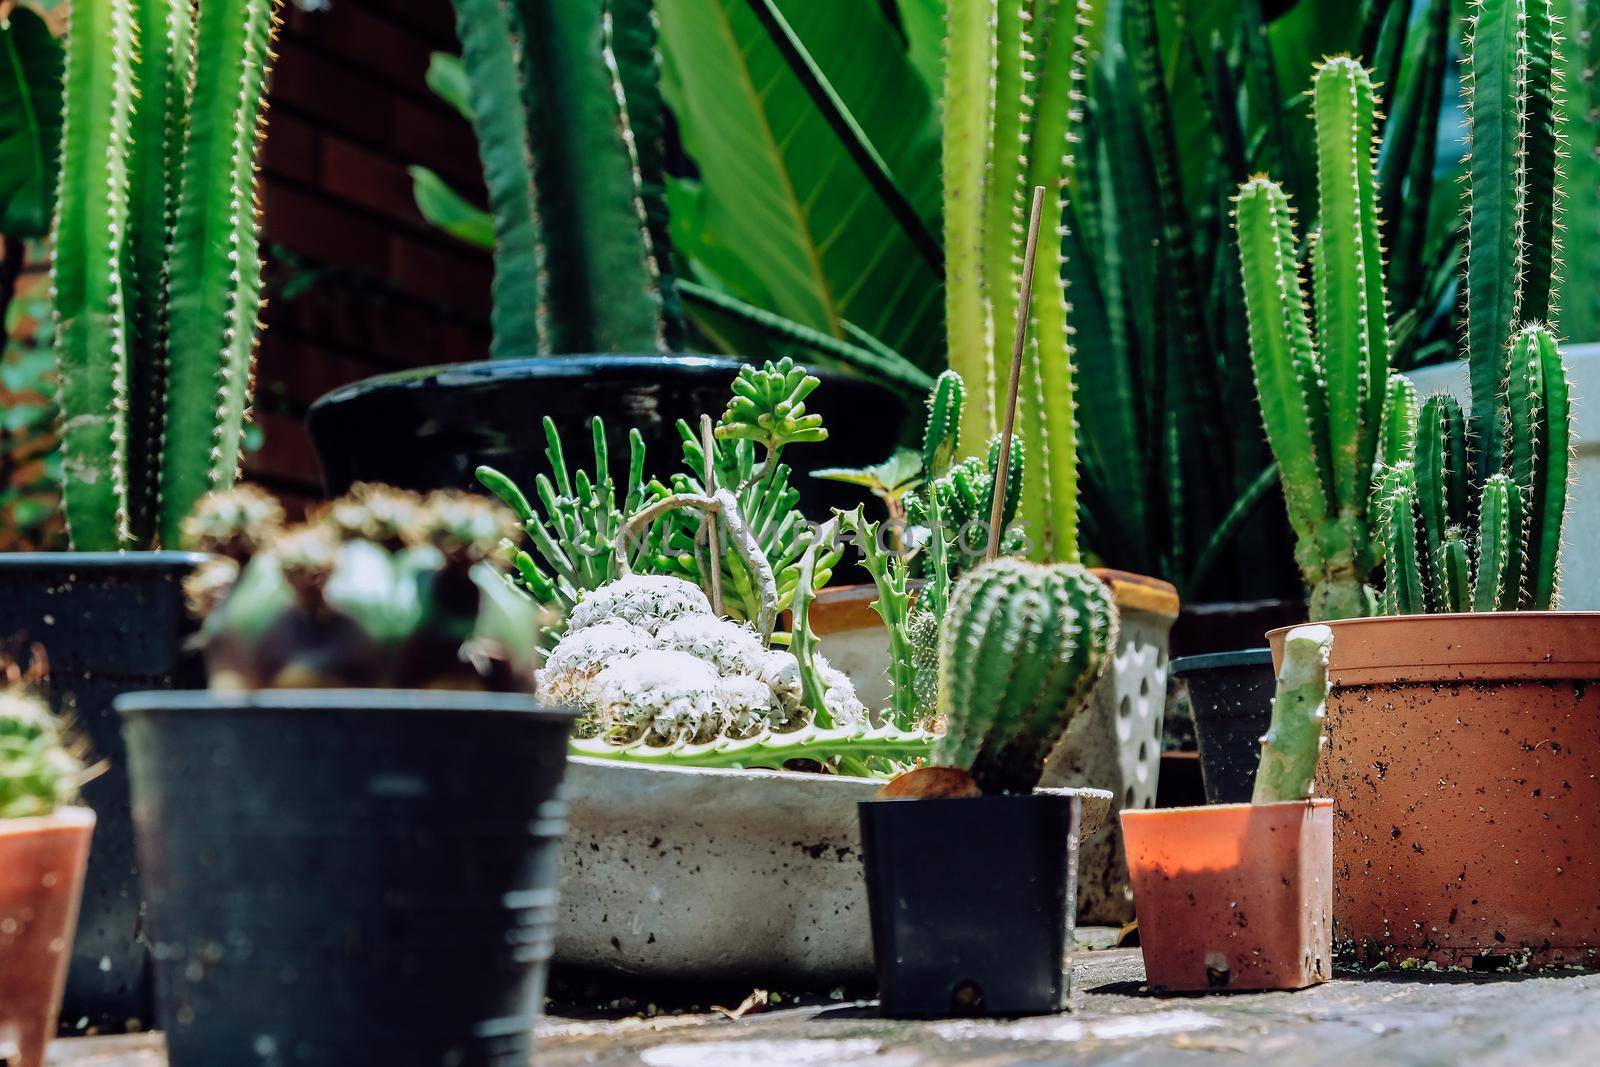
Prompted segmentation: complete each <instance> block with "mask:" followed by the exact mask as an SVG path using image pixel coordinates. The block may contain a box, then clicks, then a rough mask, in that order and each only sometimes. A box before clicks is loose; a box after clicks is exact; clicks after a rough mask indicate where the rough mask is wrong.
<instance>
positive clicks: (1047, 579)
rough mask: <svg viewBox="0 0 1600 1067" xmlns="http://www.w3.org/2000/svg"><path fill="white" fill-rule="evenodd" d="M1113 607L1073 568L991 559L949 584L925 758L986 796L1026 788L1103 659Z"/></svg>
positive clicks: (1112, 634) (1113, 630) (1096, 583)
mask: <svg viewBox="0 0 1600 1067" xmlns="http://www.w3.org/2000/svg"><path fill="white" fill-rule="evenodd" d="M1116 640H1117V611H1116V606H1115V605H1114V604H1113V603H1112V600H1111V594H1110V592H1109V590H1107V589H1106V587H1105V585H1104V584H1103V583H1101V582H1100V580H1099V579H1097V578H1096V577H1095V576H1094V575H1093V574H1091V573H1089V572H1088V571H1087V570H1085V569H1084V568H1083V567H1081V566H1079V565H1077V564H1072V563H1057V564H1048V565H1041V564H1036V563H1029V562H1027V561H1024V560H1015V559H1000V560H996V561H994V562H992V563H986V564H984V565H983V566H981V567H979V568H977V569H976V570H974V571H972V572H971V573H969V574H968V575H967V576H966V577H964V578H962V579H961V581H960V582H959V583H957V585H956V588H955V592H954V594H953V596H952V598H951V602H950V606H949V608H948V610H947V611H946V612H945V617H944V621H943V623H942V625H941V630H940V641H939V698H938V699H939V711H940V713H941V714H943V716H944V717H945V721H946V723H947V726H946V733H945V735H944V737H943V738H941V739H940V741H939V743H938V745H937V747H936V749H935V752H934V762H935V763H938V764H940V765H944V766H951V767H960V768H963V769H966V770H969V771H970V772H971V773H972V776H973V779H974V780H975V781H976V782H977V783H978V785H979V787H980V788H982V789H983V790H984V792H986V793H996V792H1029V791H1031V790H1032V789H1033V787H1034V786H1035V785H1036V784H1038V781H1039V775H1040V773H1041V772H1042V770H1043V767H1044V761H1045V758H1046V757H1047V756H1048V755H1049V753H1050V750H1051V749H1052V748H1053V747H1054V746H1055V744H1056V742H1057V741H1058V740H1059V739H1060V738H1061V736H1062V734H1063V733H1065V731H1066V729H1067V726H1068V725H1069V724H1070V723H1071V721H1072V719H1073V717H1074V716H1076V715H1077V714H1078V712H1079V711H1080V710H1082V708H1083V706H1084V704H1085V703H1086V702H1087V700H1088V698H1089V694H1090V691H1091V690H1092V689H1093V687H1094V684H1095V682H1096V681H1097V680H1098V679H1099V677H1100V674H1101V672H1102V671H1103V670H1104V669H1105V666H1106V664H1107V663H1108V662H1109V661H1110V660H1111V657H1112V652H1113V650H1114V649H1115V647H1116Z"/></svg>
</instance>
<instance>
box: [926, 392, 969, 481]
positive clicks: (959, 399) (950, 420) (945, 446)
mask: <svg viewBox="0 0 1600 1067" xmlns="http://www.w3.org/2000/svg"><path fill="white" fill-rule="evenodd" d="M966 401H967V387H966V385H965V383H963V382H962V380H961V375H959V374H957V373H956V372H955V371H953V370H947V371H945V372H944V373H943V374H941V375H939V379H938V380H937V381H936V382H934V383H933V392H931V393H929V394H928V422H927V426H926V428H925V429H924V430H923V434H922V470H923V473H924V476H925V477H928V478H937V477H939V476H940V475H942V474H944V472H945V471H947V470H949V469H950V461H951V459H952V458H953V457H954V456H955V451H956V443H957V438H959V437H960V435H961V411H962V409H963V408H964V407H965V406H966Z"/></svg>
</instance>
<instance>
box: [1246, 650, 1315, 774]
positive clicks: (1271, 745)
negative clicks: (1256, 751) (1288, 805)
mask: <svg viewBox="0 0 1600 1067" xmlns="http://www.w3.org/2000/svg"><path fill="white" fill-rule="evenodd" d="M1332 651H1333V631H1332V630H1331V629H1329V628H1328V627H1326V626H1321V625H1312V626H1296V627H1295V628H1294V629H1293V630H1290V631H1289V633H1288V636H1286V637H1285V638H1284V641H1283V667H1282V669H1281V670H1279V671H1278V692H1277V695H1276V696H1274V697H1273V700H1272V726H1271V727H1270V728H1269V729H1268V730H1267V733H1266V736H1265V737H1263V738H1262V739H1261V762H1260V764H1259V765H1258V766H1257V768H1256V788H1255V792H1254V793H1253V794H1252V795H1251V797H1250V803H1252V804H1277V803H1280V802H1282V801H1291V800H1306V799H1307V798H1309V797H1310V796H1311V795H1312V783H1313V781H1314V780H1315V779H1316V775H1317V760H1318V758H1319V757H1320V756H1321V754H1322V744H1323V737H1322V723H1323V720H1324V719H1325V718H1326V717H1327V713H1328V656H1329V654H1330V653H1331V652H1332Z"/></svg>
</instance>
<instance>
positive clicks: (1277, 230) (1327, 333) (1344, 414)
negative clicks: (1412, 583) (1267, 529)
mask: <svg viewBox="0 0 1600 1067" xmlns="http://www.w3.org/2000/svg"><path fill="white" fill-rule="evenodd" d="M1312 99H1313V113H1314V119H1315V123H1316V144H1317V192H1318V196H1319V200H1320V203H1319V215H1318V217H1319V218H1320V220H1321V227H1322V228H1321V230H1320V231H1318V233H1317V234H1316V235H1315V241H1314V247H1313V249H1312V252H1311V258H1312V267H1313V269H1312V279H1313V284H1312V296H1313V301H1314V304H1315V307H1316V323H1317V333H1316V340H1315V342H1313V340H1312V332H1311V322H1310V319H1309V317H1308V315H1307V310H1306V306H1305V296H1304V293H1303V292H1302V289H1301V284H1300V277H1299V270H1298V267H1297V263H1296V258H1295V234H1294V224H1293V219H1292V213H1291V211H1290V208H1289V203H1288V198H1287V197H1286V196H1285V195H1284V193H1283V189H1282V188H1281V187H1280V186H1279V185H1278V184H1277V183H1276V182H1273V181H1271V180H1270V179H1267V178H1259V177H1258V178H1252V179H1251V180H1249V181H1247V182H1245V183H1244V184H1243V185H1242V186H1241V187H1240V189H1239V196H1238V200H1237V205H1238V208H1237V225H1238V231H1239V257H1240V265H1241V270H1242V276H1243V282H1244V293H1245V306H1246V311H1247V317H1248V320H1249V327H1250V350H1251V358H1252V361H1253V364H1254V368H1255V378H1256V392H1257V395H1258V397H1259V399H1260V403H1261V414H1262V420H1263V422H1264V423H1265V425H1266V431H1267V441H1268V443H1269V444H1270V445H1271V447H1272V452H1273V455H1274V456H1276V457H1277V460H1278V467H1279V470H1280V472H1281V474H1282V478H1283V487H1284V497H1285V500H1286V501H1287V503H1288V510H1289V521H1290V524H1291V525H1292V526H1293V527H1294V531H1295V536H1296V539H1297V542H1298V543H1297V546H1296V550H1295V555H1296V559H1297V561H1298V562H1299V564H1300V569H1301V573H1302V574H1303V575H1304V577H1305V580H1306V584H1307V585H1308V586H1309V587H1310V589H1311V596H1310V601H1309V609H1310V615H1311V618H1312V619H1313V620H1320V619H1338V618H1351V617H1359V616H1364V615H1371V614H1374V613H1375V612H1376V610H1377V599H1376V596H1375V594H1374V593H1373V591H1372V589H1371V588H1370V587H1369V585H1368V584H1367V583H1368V579H1369V576H1370V574H1371V572H1372V570H1373V568H1374V567H1376V566H1377V563H1378V561H1379V558H1380V554H1381V553H1380V546H1379V545H1378V543H1377V541H1376V539H1375V538H1374V536H1373V531H1372V529H1371V521H1370V517H1369V511H1370V509H1371V505H1372V493H1373V483H1374V476H1373V472H1374V466H1375V464H1376V463H1377V462H1378V459H1379V454H1380V453H1379V441H1380V424H1381V422H1382V416H1383V409H1384V405H1385V396H1386V390H1387V388H1388V381H1389V335H1388V329H1387V326H1386V323H1385V318H1386V314H1387V306H1388V305H1387V298H1386V297H1385V295H1384V286H1383V255H1382V247H1381V244H1380V241H1379V225H1378V216H1377V207H1376V201H1375V193H1374V188H1373V159H1372V151H1371V148H1370V142H1371V135H1372V128H1373V117H1374V113H1375V109H1376V98H1375V96H1374V93H1373V89H1372V82H1371V80H1370V78H1369V77H1368V75H1367V72H1366V70H1365V69H1364V68H1363V67H1362V66H1361V65H1360V64H1359V63H1357V62H1356V61H1354V60H1352V59H1349V58H1344V57H1338V58H1334V59H1329V60H1327V61H1326V62H1324V63H1323V64H1322V66H1321V67H1320V68H1318V70H1317V72H1316V76H1315V79H1314V82H1313V87H1312Z"/></svg>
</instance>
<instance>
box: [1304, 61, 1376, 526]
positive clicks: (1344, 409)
mask: <svg viewBox="0 0 1600 1067" xmlns="http://www.w3.org/2000/svg"><path fill="white" fill-rule="evenodd" d="M1312 94H1313V101H1314V103H1313V112H1314V114H1315V117H1316V128H1317V191H1318V195H1319V198H1320V203H1319V211H1318V217H1319V218H1320V220H1321V231H1320V237H1319V239H1318V243H1317V268H1318V271H1319V284H1318V285H1317V286H1316V297H1317V355H1318V366H1319V368H1320V369H1321V372H1322V375H1323V378H1324V379H1325V380H1326V383H1327V386H1326V395H1327V413H1328V430H1327V438H1328V445H1329V452H1330V460H1331V466H1332V474H1333V497H1334V500H1335V501H1336V502H1337V506H1338V507H1339V508H1340V509H1341V510H1345V511H1351V512H1354V513H1356V514H1364V513H1365V511H1366V504H1367V496H1368V494H1369V491H1370V486H1371V481H1372V474H1371V472H1372V460H1373V456H1374V453H1375V446H1376V441H1377V421H1378V417H1379V407H1378V404H1379V403H1381V397H1380V396H1379V395H1378V394H1377V392H1376V391H1377V390H1378V388H1379V383H1383V382H1386V381H1387V380H1388V376H1389V334H1388V329H1387V327H1386V325H1385V321H1384V317H1385V314H1386V308H1385V299H1384V292H1383V258H1382V255H1381V249H1380V245H1379V237H1378V219H1377V210H1376V207H1375V206H1374V193H1373V176H1372V171H1373V163H1372V148H1371V142H1370V134H1371V130H1372V126H1373V111H1374V106H1375V105H1374V99H1373V92H1372V83H1371V82H1370V81H1369V80H1368V77H1367V72H1366V70H1365V69H1364V68H1363V67H1362V66H1361V64H1360V63H1358V62H1356V61H1355V60H1352V59H1349V58H1345V57H1338V58H1334V59H1329V60H1327V61H1326V62H1325V63H1323V65H1322V67H1321V68H1320V69H1319V70H1318V71H1317V74H1316V78H1315V80H1314V82H1313V88H1312Z"/></svg>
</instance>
